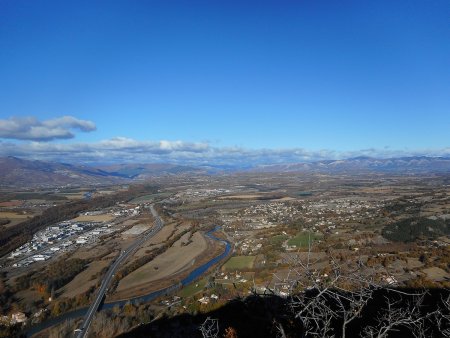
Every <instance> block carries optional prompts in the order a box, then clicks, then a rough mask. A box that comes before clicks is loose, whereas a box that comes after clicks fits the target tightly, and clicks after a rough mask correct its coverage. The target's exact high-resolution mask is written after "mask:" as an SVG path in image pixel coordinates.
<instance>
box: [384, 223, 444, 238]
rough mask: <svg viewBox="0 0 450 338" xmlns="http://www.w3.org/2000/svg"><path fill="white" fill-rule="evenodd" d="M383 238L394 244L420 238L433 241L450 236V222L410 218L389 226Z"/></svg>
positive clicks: (385, 229)
mask: <svg viewBox="0 0 450 338" xmlns="http://www.w3.org/2000/svg"><path fill="white" fill-rule="evenodd" d="M382 233H383V236H384V237H385V238H387V239H389V240H391V241H394V242H412V241H415V240H416V239H419V238H424V239H425V238H426V239H430V238H431V239H433V238H437V237H439V236H443V235H449V234H450V220H447V221H443V220H432V219H429V218H409V219H404V220H401V221H398V222H395V223H392V224H389V225H387V226H386V227H385V228H384V229H383V232H382Z"/></svg>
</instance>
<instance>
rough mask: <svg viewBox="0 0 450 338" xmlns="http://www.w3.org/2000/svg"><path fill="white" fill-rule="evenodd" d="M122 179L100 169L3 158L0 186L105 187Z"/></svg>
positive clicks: (0, 166)
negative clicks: (81, 185)
mask: <svg viewBox="0 0 450 338" xmlns="http://www.w3.org/2000/svg"><path fill="white" fill-rule="evenodd" d="M120 179H121V178H120V177H118V176H117V175H113V174H110V173H107V172H105V171H103V170H100V169H97V168H91V167H87V166H76V165H72V164H65V163H53V162H44V161H38V160H32V161H30V160H24V159H20V158H17V157H13V156H9V157H0V185H1V186H17V187H28V186H29V187H34V186H61V185H80V184H94V185H95V184H104V183H115V182H118V181H120Z"/></svg>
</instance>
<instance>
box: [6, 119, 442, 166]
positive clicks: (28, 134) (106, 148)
mask: <svg viewBox="0 0 450 338" xmlns="http://www.w3.org/2000/svg"><path fill="white" fill-rule="evenodd" d="M94 130H96V125H95V123H94V122H91V121H87V120H80V119H77V118H75V117H72V116H63V117H59V118H55V119H50V120H44V121H39V120H38V119H37V118H35V117H12V118H9V119H4V120H0V156H19V157H23V158H26V159H40V160H47V161H56V162H68V163H126V162H134V163H149V162H167V163H178V164H191V165H196V164H197V165H198V164H217V165H235V166H249V165H250V166H251V165H260V164H278V163H296V162H313V161H320V160H338V159H346V158H352V157H357V156H369V157H376V158H389V157H402V156H445V157H449V156H450V147H447V148H443V149H423V150H407V149H406V150H392V149H388V148H385V149H363V150H355V151H335V150H307V149H304V148H300V147H298V148H290V149H248V148H242V147H215V146H212V145H211V144H210V143H207V142H186V141H167V140H161V141H138V140H134V139H132V138H127V137H114V138H110V139H107V140H102V141H99V142H78V143H76V142H74V143H67V142H64V143H58V142H57V140H58V139H70V138H73V137H74V136H75V135H74V131H81V132H91V131H94ZM2 139H3V140H2ZM8 139H9V140H8ZM11 139H12V140H20V141H21V142H14V141H10V140H11ZM24 141H25V142H24Z"/></svg>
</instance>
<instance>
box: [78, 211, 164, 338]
mask: <svg viewBox="0 0 450 338" xmlns="http://www.w3.org/2000/svg"><path fill="white" fill-rule="evenodd" d="M150 211H151V213H152V215H153V217H154V218H155V224H154V226H153V227H152V228H151V229H150V230H147V231H146V232H144V233H143V234H142V236H140V237H139V238H138V239H137V240H136V241H134V242H133V243H132V244H131V245H130V246H129V247H128V248H127V249H126V250H124V251H122V252H121V253H120V255H119V257H117V259H116V260H115V261H114V262H113V264H112V265H111V266H110V267H109V269H108V271H107V273H106V274H105V276H104V277H103V280H102V284H101V285H100V289H99V290H98V293H97V296H96V298H95V300H94V302H93V303H92V304H91V306H90V307H89V309H88V312H87V313H86V316H85V318H84V320H83V325H82V326H81V328H80V329H78V330H76V331H77V332H78V334H77V338H84V337H86V336H87V333H88V331H89V326H90V325H91V322H92V319H93V318H94V315H95V313H96V312H97V310H98V307H99V306H100V304H101V302H102V300H103V297H104V296H105V293H106V291H108V286H109V285H110V283H111V280H112V279H113V277H114V274H115V273H116V271H117V269H118V268H119V266H120V265H121V264H122V263H123V262H125V261H126V260H127V258H129V257H130V256H132V255H133V254H134V252H135V251H136V250H137V249H138V248H139V247H140V246H141V245H142V244H144V242H145V241H147V240H148V239H149V238H151V237H153V236H154V235H155V234H156V233H157V232H158V231H159V230H161V228H162V227H163V226H164V222H163V221H162V220H161V218H160V217H159V216H158V213H157V212H156V210H155V209H154V208H153V205H151V206H150Z"/></svg>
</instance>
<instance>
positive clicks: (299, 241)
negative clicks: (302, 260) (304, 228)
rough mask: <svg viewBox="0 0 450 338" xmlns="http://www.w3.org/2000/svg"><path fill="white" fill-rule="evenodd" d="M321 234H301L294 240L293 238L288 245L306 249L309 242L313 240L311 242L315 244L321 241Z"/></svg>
mask: <svg viewBox="0 0 450 338" xmlns="http://www.w3.org/2000/svg"><path fill="white" fill-rule="evenodd" d="M321 238H322V235H321V234H316V233H312V232H311V233H310V232H299V233H298V234H297V235H296V236H295V237H294V238H291V239H290V240H289V241H288V243H287V244H288V245H295V246H296V247H297V248H306V247H308V242H309V240H310V239H311V242H314V241H316V240H318V239H321Z"/></svg>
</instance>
